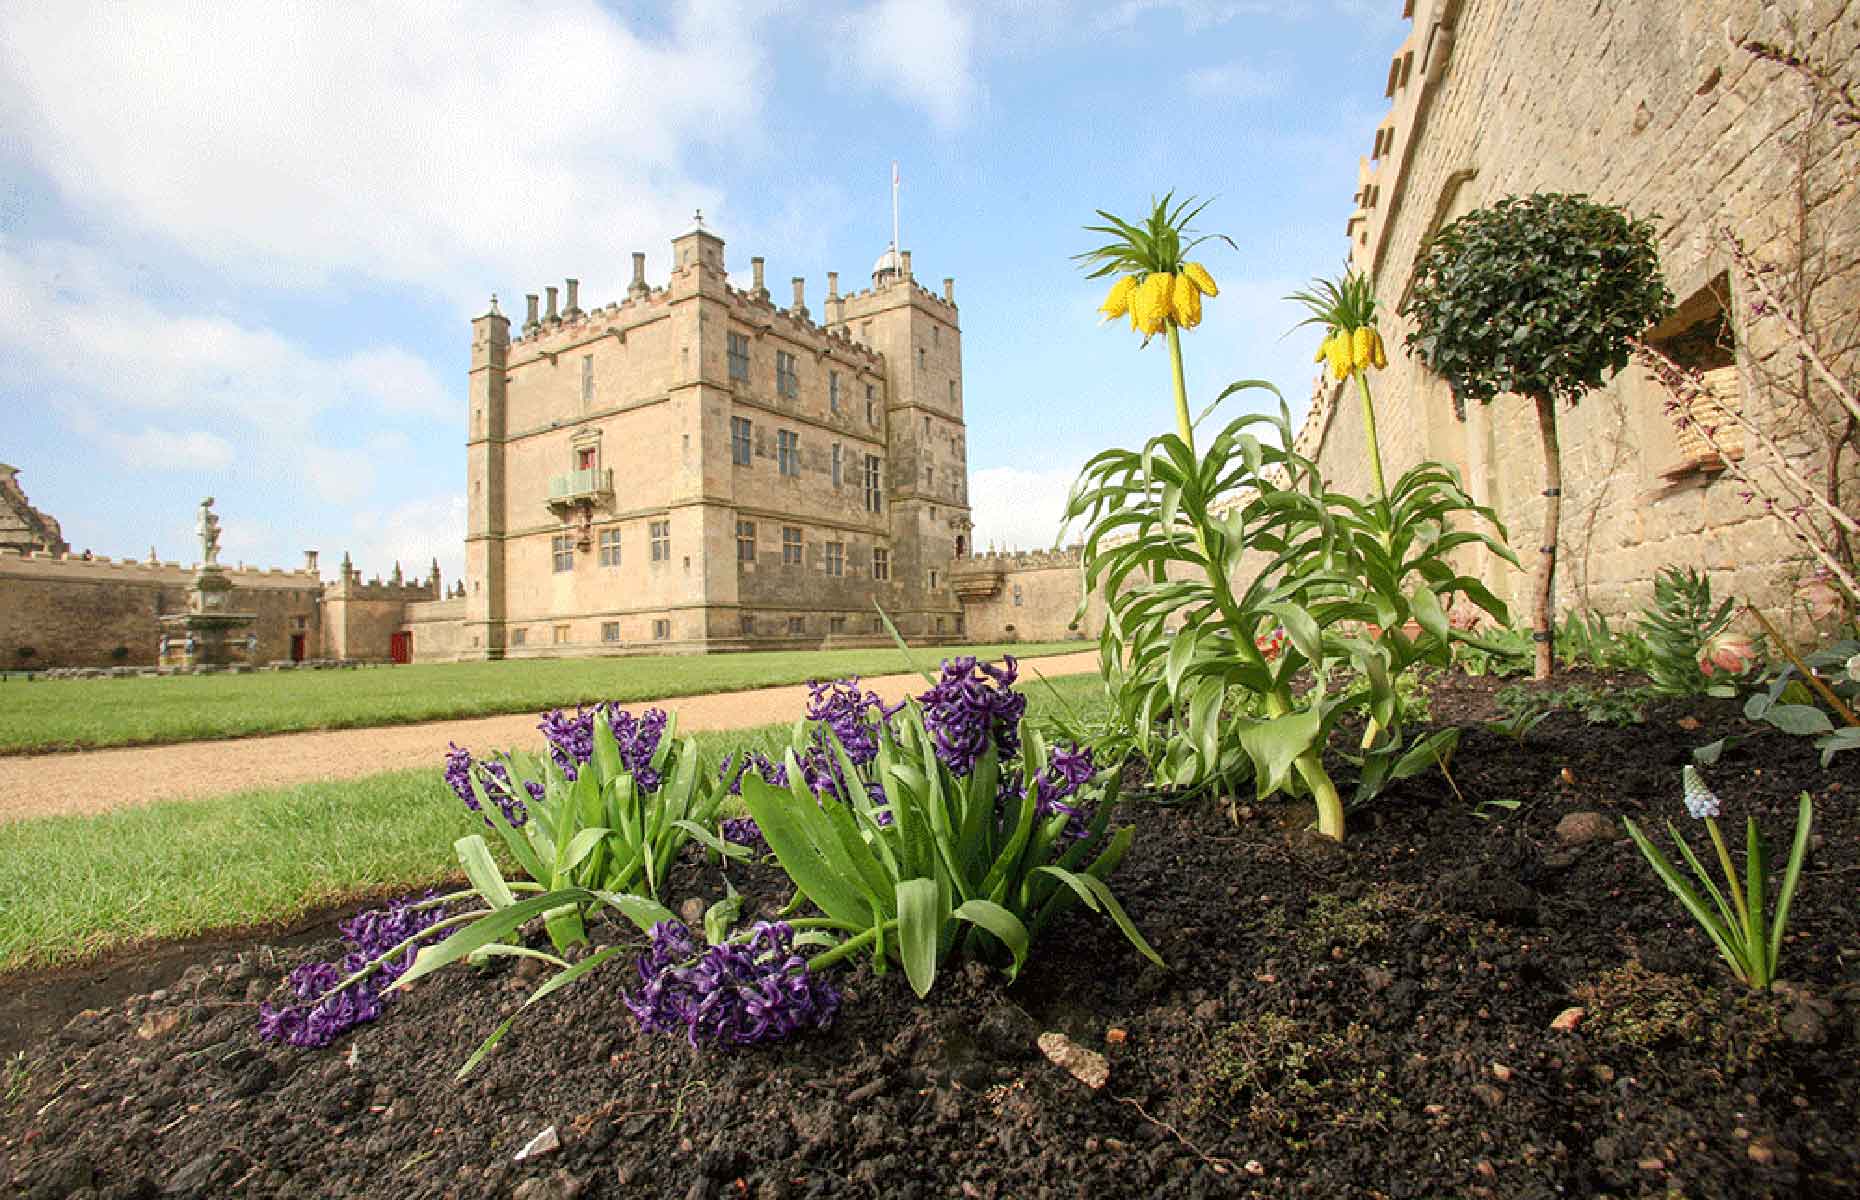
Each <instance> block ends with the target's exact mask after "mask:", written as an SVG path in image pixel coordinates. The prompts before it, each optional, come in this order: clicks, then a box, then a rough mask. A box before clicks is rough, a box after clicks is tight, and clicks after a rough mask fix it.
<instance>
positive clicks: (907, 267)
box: [898, 250, 917, 279]
mask: <svg viewBox="0 0 1860 1200" xmlns="http://www.w3.org/2000/svg"><path fill="white" fill-rule="evenodd" d="M898 257H899V258H901V259H903V260H904V272H903V274H904V277H905V278H906V279H915V278H917V276H915V275H913V274H911V252H910V251H909V250H906V251H904V253H902V254H900V255H899V256H898Z"/></svg>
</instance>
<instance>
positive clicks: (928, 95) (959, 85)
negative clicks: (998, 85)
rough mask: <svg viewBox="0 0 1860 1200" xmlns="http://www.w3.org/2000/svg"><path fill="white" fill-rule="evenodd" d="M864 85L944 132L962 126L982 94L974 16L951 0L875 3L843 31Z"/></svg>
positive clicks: (851, 63)
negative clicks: (914, 110) (920, 113)
mask: <svg viewBox="0 0 1860 1200" xmlns="http://www.w3.org/2000/svg"><path fill="white" fill-rule="evenodd" d="M841 32H842V35H843V38H844V52H845V54H846V55H847V56H848V59H849V61H848V63H847V66H849V67H850V68H851V69H852V70H853V71H854V72H855V73H856V74H857V75H858V76H859V77H860V78H861V79H863V80H864V81H865V82H867V83H869V84H871V85H873V86H875V87H878V88H881V89H883V90H886V91H889V92H891V93H892V94H893V95H894V96H895V97H896V98H897V99H899V100H902V101H904V102H905V103H907V104H912V105H915V106H917V107H918V108H921V109H923V110H924V112H925V113H927V114H928V115H929V117H930V119H931V121H932V122H933V123H934V124H935V125H936V127H937V128H938V129H940V130H944V131H948V130H952V129H955V128H957V127H959V126H960V125H962V124H963V123H964V122H965V121H966V120H967V119H968V116H969V112H970V109H971V107H972V106H973V105H974V103H975V100H976V97H977V96H978V95H979V93H980V91H981V84H980V82H979V81H978V79H977V77H976V64H975V18H974V16H973V14H971V13H970V12H969V10H968V9H967V8H966V7H962V6H959V5H958V4H956V3H953V2H952V0H876V2H875V3H873V4H870V5H867V6H866V7H865V8H864V9H861V10H860V11H858V12H856V13H853V14H852V15H850V16H848V17H847V18H846V20H845V21H844V22H843V24H842V29H841Z"/></svg>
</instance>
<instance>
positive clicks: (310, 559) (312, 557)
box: [304, 550, 317, 575]
mask: <svg viewBox="0 0 1860 1200" xmlns="http://www.w3.org/2000/svg"><path fill="white" fill-rule="evenodd" d="M304 570H306V571H308V572H310V574H312V575H314V574H316V570H317V567H316V551H314V550H306V551H304Z"/></svg>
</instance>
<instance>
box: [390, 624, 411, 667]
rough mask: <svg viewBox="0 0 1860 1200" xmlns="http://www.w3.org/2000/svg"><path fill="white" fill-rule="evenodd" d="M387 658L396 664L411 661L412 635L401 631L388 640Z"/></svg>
mask: <svg viewBox="0 0 1860 1200" xmlns="http://www.w3.org/2000/svg"><path fill="white" fill-rule="evenodd" d="M388 657H389V658H391V659H393V660H394V661H395V662H396V663H410V662H412V661H413V633H412V632H411V631H410V630H402V631H401V632H399V633H397V634H395V635H394V636H393V637H391V638H389V639H388Z"/></svg>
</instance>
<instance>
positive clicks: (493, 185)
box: [0, 0, 766, 305]
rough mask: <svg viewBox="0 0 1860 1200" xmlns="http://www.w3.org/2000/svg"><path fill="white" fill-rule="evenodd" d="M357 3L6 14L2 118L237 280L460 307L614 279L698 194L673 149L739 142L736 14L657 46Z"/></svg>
mask: <svg viewBox="0 0 1860 1200" xmlns="http://www.w3.org/2000/svg"><path fill="white" fill-rule="evenodd" d="M363 8H365V9H366V11H364V10H363ZM363 8H347V9H343V10H341V11H340V12H336V11H334V10H330V9H327V8H323V7H319V6H316V5H303V4H288V3H261V2H252V3H241V4H235V5H210V6H209V5H196V6H188V5H182V4H174V5H143V6H84V7H69V6H61V5H13V6H7V7H6V8H5V9H4V10H0V93H3V92H9V91H10V92H12V93H14V95H13V98H12V99H11V100H9V101H7V102H6V107H5V111H6V116H7V119H8V123H9V125H10V126H11V128H10V130H9V131H10V132H11V133H13V134H14V135H15V136H16V137H17V138H18V140H19V142H20V144H21V145H23V146H24V147H25V151H26V153H27V154H28V155H29V156H30V158H31V159H32V161H33V162H34V163H35V164H36V165H37V167H38V168H39V169H40V170H42V171H43V172H44V173H45V174H46V176H47V177H48V178H49V179H50V180H51V181H52V183H53V184H54V185H55V186H56V187H57V188H58V190H59V191H60V192H61V193H62V194H63V195H64V196H65V198H66V199H67V200H68V201H69V202H70V203H72V204H73V205H74V206H76V207H77V208H78V209H79V210H80V211H82V212H84V213H85V214H86V215H88V216H91V217H93V218H96V219H99V220H102V221H105V222H111V223H118V224H120V225H121V226H123V227H125V228H127V229H130V230H132V231H137V232H140V233H145V234H153V235H155V236H157V237H159V238H161V239H165V240H166V241H167V242H168V243H170V244H172V245H175V246H177V247H179V248H180V249H181V250H183V251H184V252H185V253H187V254H190V255H192V256H193V257H195V258H197V259H199V260H200V261H202V262H205V263H208V264H211V265H213V266H215V267H218V268H220V269H221V270H223V271H225V272H227V273H230V274H233V275H235V276H238V277H241V278H245V279H250V280H255V281H257V282H260V283H266V284H271V285H301V284H304V283H319V282H322V281H326V280H332V279H341V278H344V277H362V278H370V279H375V280H382V281H388V282H406V283H413V284H416V285H419V286H422V287H426V288H431V289H433V290H434V291H436V292H438V293H439V294H441V295H444V296H446V297H447V298H448V299H450V300H452V301H453V302H455V303H460V304H463V303H466V302H467V300H466V298H467V297H469V298H470V300H469V302H470V303H473V304H475V305H477V304H482V303H483V299H482V297H483V295H484V293H485V292H486V291H487V290H489V287H490V286H494V285H495V281H497V280H508V279H510V278H512V277H513V276H519V275H520V276H529V275H530V274H532V272H535V271H537V270H538V269H543V270H548V271H549V272H551V273H555V272H558V271H559V272H561V273H565V274H566V273H581V272H582V271H584V270H587V269H589V268H594V267H597V266H598V267H602V268H605V269H610V270H612V271H613V272H614V274H615V279H616V281H618V279H619V275H620V272H621V271H622V270H623V267H622V265H621V264H622V263H623V262H624V260H625V258H626V252H627V251H628V250H631V249H633V248H635V247H641V246H648V245H655V244H662V241H663V239H664V238H665V237H667V236H669V235H670V234H671V233H672V232H674V231H675V230H676V229H677V228H678V227H680V226H682V225H683V224H684V223H685V222H686V221H687V220H688V219H689V215H690V213H691V210H692V209H693V208H694V207H697V206H704V207H707V208H708V207H714V205H715V201H716V194H715V192H714V191H713V190H712V189H710V188H708V187H705V186H701V185H699V184H698V183H696V182H694V181H693V180H692V179H691V178H690V177H689V176H688V175H687V173H686V171H685V169H684V160H685V156H686V155H687V154H689V153H691V152H692V151H693V150H697V149H702V148H703V147H706V146H715V145H718V144H728V143H731V142H732V141H735V140H738V139H741V140H743V141H745V142H749V141H753V139H754V137H755V135H756V123H757V119H758V116H759V108H760V104H761V97H762V95H763V94H764V92H765V90H766V89H765V87H764V76H765V74H766V71H765V66H764V58H763V55H762V53H761V50H760V48H759V45H758V38H757V35H756V24H757V20H758V17H757V15H756V14H755V13H751V14H749V15H745V14H744V13H743V11H742V10H741V9H740V8H737V7H735V6H730V5H726V4H723V3H720V2H714V0H687V2H685V3H683V4H681V5H680V6H679V7H678V9H677V11H676V15H675V17H674V19H673V20H672V22H671V25H672V28H671V31H670V33H669V34H668V35H667V36H666V37H664V38H663V39H659V40H647V39H646V38H644V37H641V36H640V35H638V34H636V33H634V32H633V31H632V30H630V29H628V28H627V27H626V25H625V24H624V23H623V22H622V21H621V19H620V18H619V17H618V16H616V15H615V14H613V13H612V12H610V11H608V10H607V9H605V8H603V7H602V6H600V5H598V4H596V3H594V2H593V0H565V2H563V3H556V4H549V5H540V6H534V7H531V6H522V7H518V6H513V5H486V6H466V7H462V8H454V9H448V10H446V11H445V12H444V13H442V14H441V13H435V12H434V11H433V10H431V9H428V8H425V7H423V6H419V5H406V4H393V3H384V4H378V5H373V6H363Z"/></svg>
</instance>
